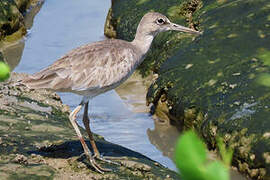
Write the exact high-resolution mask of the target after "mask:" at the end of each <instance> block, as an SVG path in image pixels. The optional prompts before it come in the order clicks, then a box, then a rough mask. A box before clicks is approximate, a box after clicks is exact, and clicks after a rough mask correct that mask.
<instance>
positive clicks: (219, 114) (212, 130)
mask: <svg viewBox="0 0 270 180" xmlns="http://www.w3.org/2000/svg"><path fill="white" fill-rule="evenodd" d="M216 3H217V2H216ZM268 4H269V3H268V2H267V1H263V0H261V1H256V2H255V1H230V2H223V4H222V5H221V6H215V7H213V6H214V5H213V4H212V5H211V3H210V2H209V1H208V5H210V6H211V7H208V6H207V4H204V6H203V7H202V8H201V9H200V10H199V12H198V13H202V12H203V13H202V15H201V16H200V28H202V29H203V31H204V34H203V35H202V36H201V37H200V38H199V40H197V41H195V42H190V43H189V45H188V46H187V47H183V48H181V49H180V50H179V51H178V52H177V53H176V55H175V56H173V57H172V58H170V59H169V60H168V61H166V62H165V63H163V64H162V66H161V68H160V70H159V78H158V79H157V81H156V82H155V83H154V84H152V86H151V87H150V90H149V92H148V101H150V102H154V100H155V99H156V98H155V97H156V95H155V94H156V92H160V91H163V89H165V88H166V87H167V83H168V82H172V84H173V85H172V87H171V88H169V89H168V90H167V91H166V92H165V93H166V95H167V98H168V101H170V104H172V111H173V112H174V114H177V109H174V108H175V106H174V104H179V103H180V104H182V107H183V108H184V109H188V108H189V107H190V106H195V107H196V108H197V109H198V110H199V111H201V112H203V113H204V114H206V113H207V119H205V120H204V122H203V123H199V125H197V126H195V127H196V129H198V131H202V133H203V135H205V138H206V139H207V140H208V141H209V142H210V143H211V144H212V145H213V146H215V139H214V138H212V137H213V136H215V135H216V134H217V133H218V134H222V136H224V135H225V134H226V133H229V134H231V133H233V132H238V131H241V130H243V129H247V133H246V134H245V135H238V136H239V138H240V137H241V136H243V137H249V136H250V135H254V136H255V137H256V138H253V139H251V143H250V144H251V145H250V147H249V148H247V147H244V149H245V151H246V154H247V155H246V156H242V155H241V156H240V155H239V154H241V153H240V152H241V151H240V150H239V149H243V147H242V145H241V143H240V144H239V142H238V145H237V146H235V148H236V152H235V155H234V161H233V162H234V163H235V164H234V165H235V166H238V167H240V165H239V162H237V159H238V160H239V159H241V163H240V164H243V162H248V165H247V167H246V166H241V168H242V169H243V172H244V173H247V174H249V175H251V174H252V177H253V178H257V179H261V178H266V177H268V176H269V174H270V171H269V168H268V167H269V166H268V165H267V164H266V163H265V161H260V159H261V157H262V154H260V153H258V151H260V152H268V151H269V150H270V146H269V142H268V143H266V142H264V143H265V144H264V146H260V148H261V149H260V150H259V149H258V148H257V146H256V144H258V143H259V144H260V141H261V139H260V138H259V137H260V136H261V135H262V133H264V132H267V131H269V128H270V123H269V122H270V121H269V117H270V116H269V110H268V105H269V101H270V98H269V89H268V88H269V44H270V41H269V38H267V37H269V35H270V33H269V28H267V26H266V25H267V24H269V22H268V21H267V16H266V15H267V14H268V13H269V9H265V7H266V6H267V5H268ZM191 65H192V66H191ZM187 67H189V68H187ZM175 112H176V113H175ZM179 113H181V112H180V111H179ZM185 120H186V119H185ZM185 120H184V121H185ZM189 121H190V120H189ZM197 123H198V122H197V121H196V119H194V123H189V124H197ZM242 140H243V139H242ZM242 140H241V138H240V139H238V141H240V142H241V141H242ZM251 154H255V159H253V160H250V159H249V158H248V157H249V155H251ZM244 167H246V168H244ZM262 167H264V168H266V171H267V175H265V174H260V173H259V172H260V171H258V173H257V174H256V173H255V174H256V175H255V174H254V171H252V170H251V169H258V168H262ZM251 172H252V173H251ZM262 172H263V171H262ZM264 175H265V176H264Z"/></svg>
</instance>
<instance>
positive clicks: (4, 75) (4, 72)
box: [0, 61, 10, 81]
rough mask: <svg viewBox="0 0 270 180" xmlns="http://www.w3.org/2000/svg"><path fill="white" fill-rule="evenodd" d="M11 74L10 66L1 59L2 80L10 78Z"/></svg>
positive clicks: (0, 77)
mask: <svg viewBox="0 0 270 180" xmlns="http://www.w3.org/2000/svg"><path fill="white" fill-rule="evenodd" d="M9 76H10V69H9V66H8V65H7V64H6V63H4V62H2V61H0V81H5V80H7V79H8V78H9Z"/></svg>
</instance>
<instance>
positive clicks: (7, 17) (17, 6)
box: [0, 0, 32, 41]
mask: <svg viewBox="0 0 270 180" xmlns="http://www.w3.org/2000/svg"><path fill="white" fill-rule="evenodd" d="M31 1H32V0H1V1H0V41H1V40H3V39H4V38H5V37H7V36H11V35H12V34H16V37H17V38H16V39H18V38H20V37H21V36H22V35H24V34H25V33H26V28H25V25H24V22H23V14H24V13H25V11H26V9H27V8H28V7H29V5H30V3H31ZM12 39H14V37H13V38H12Z"/></svg>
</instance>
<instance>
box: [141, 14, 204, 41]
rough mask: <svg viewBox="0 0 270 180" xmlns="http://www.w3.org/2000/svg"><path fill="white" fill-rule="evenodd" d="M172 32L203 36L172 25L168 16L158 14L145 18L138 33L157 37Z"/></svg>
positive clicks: (145, 16) (194, 31) (191, 30)
mask: <svg viewBox="0 0 270 180" xmlns="http://www.w3.org/2000/svg"><path fill="white" fill-rule="evenodd" d="M171 30H172V31H180V32H185V33H190V34H201V32H199V31H196V30H193V29H191V28H187V27H184V26H181V25H178V24H175V23H172V22H170V20H169V19H168V18H167V17H166V16H164V15H162V14H160V13H156V12H149V13H146V14H145V15H144V16H143V18H142V19H141V21H140V23H139V26H138V29H137V32H138V31H139V33H143V34H145V35H152V36H156V35H157V34H158V33H160V32H165V31H171Z"/></svg>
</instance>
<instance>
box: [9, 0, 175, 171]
mask: <svg viewBox="0 0 270 180" xmlns="http://www.w3.org/2000/svg"><path fill="white" fill-rule="evenodd" d="M109 7H110V1H108V0H106V1H105V0H103V1H100V0H91V1H89V0H76V1H75V0H57V1H55V0H46V1H45V3H44V4H43V6H42V8H41V10H40V12H39V13H38V14H37V15H36V17H35V20H34V24H33V27H32V28H31V29H30V30H29V32H28V35H27V37H26V38H25V40H21V41H19V42H17V43H15V44H14V45H13V46H10V47H9V48H7V49H6V50H5V51H4V55H5V56H6V58H7V61H8V62H9V63H10V64H12V69H13V68H15V69H14V71H16V72H26V73H34V72H36V71H39V70H41V69H42V68H44V67H46V66H48V65H50V64H51V63H53V62H54V61H55V60H56V59H58V58H59V57H61V56H62V55H64V54H65V53H66V52H67V51H69V50H71V49H73V48H75V47H78V46H80V45H82V44H86V43H89V42H94V41H98V40H102V39H104V38H105V37H104V35H103V28H104V27H103V26H104V22H105V18H106V14H107V11H108V9H109ZM29 21H30V23H29V22H27V23H29V24H30V26H31V22H32V20H31V18H29ZM134 87H136V88H134ZM134 89H136V90H135V91H134ZM145 93H146V85H144V84H143V82H142V80H141V79H140V78H139V77H138V76H136V77H135V78H132V79H130V80H129V81H128V82H127V83H125V84H124V85H123V86H121V87H120V88H118V89H117V90H116V91H110V92H108V93H106V94H103V95H100V96H98V97H96V98H94V99H93V100H91V101H90V104H89V105H90V109H89V115H90V119H91V124H90V125H91V128H92V130H93V131H94V132H95V133H97V134H100V135H102V136H104V137H105V139H107V140H108V141H111V142H113V143H117V144H120V145H123V146H125V147H128V148H130V149H132V150H134V151H137V152H140V153H142V154H144V155H146V156H148V157H150V158H151V159H153V160H156V161H158V162H160V163H161V164H163V165H164V166H167V167H169V168H171V169H174V170H175V166H174V164H173V162H172V161H171V160H170V159H169V158H168V157H167V156H169V157H172V154H173V153H172V152H173V151H172V148H173V146H174V142H175V137H177V136H178V132H177V130H176V129H175V128H174V127H171V126H167V125H163V124H160V123H157V122H155V121H154V120H153V118H152V117H151V116H150V115H149V113H148V109H147V107H146V106H145ZM59 95H60V96H61V98H62V100H63V102H64V103H65V104H68V105H69V106H70V107H71V109H74V108H75V107H76V106H77V105H78V104H79V103H80V101H81V97H79V96H77V95H74V94H70V93H59ZM81 118H82V113H81V114H80V115H79V116H78V121H79V124H80V125H82V122H81ZM154 122H155V123H154ZM161 140H162V141H161ZM152 143H153V144H154V145H153V144H152Z"/></svg>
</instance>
